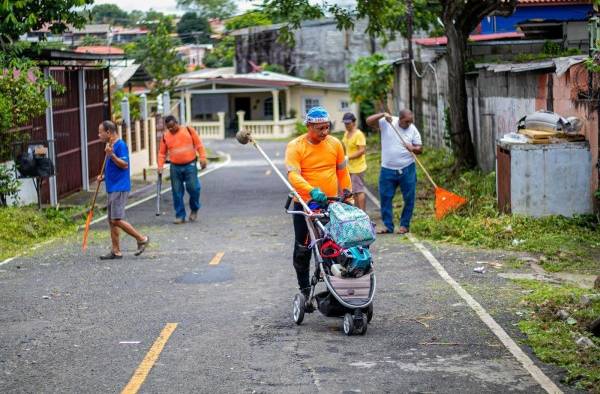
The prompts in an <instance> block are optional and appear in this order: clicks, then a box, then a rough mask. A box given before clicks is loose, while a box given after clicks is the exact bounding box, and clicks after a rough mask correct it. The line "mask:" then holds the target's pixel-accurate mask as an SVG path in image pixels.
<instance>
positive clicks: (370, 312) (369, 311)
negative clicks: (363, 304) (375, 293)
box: [367, 303, 373, 323]
mask: <svg viewBox="0 0 600 394" xmlns="http://www.w3.org/2000/svg"><path fill="white" fill-rule="evenodd" d="M371 320H373V303H371V305H369V306H368V307H367V323H371Z"/></svg>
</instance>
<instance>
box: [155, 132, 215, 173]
mask: <svg viewBox="0 0 600 394" xmlns="http://www.w3.org/2000/svg"><path fill="white" fill-rule="evenodd" d="M167 154H168V155H169V160H170V161H171V163H172V164H178V165H181V164H188V163H191V162H193V161H194V160H196V157H197V156H196V154H197V155H198V156H200V159H202V160H206V150H205V149H204V145H203V144H202V140H201V139H200V136H199V135H198V133H197V132H196V130H194V129H193V128H191V127H184V126H179V130H178V131H177V132H176V133H171V131H168V130H167V131H165V132H164V133H163V138H162V139H161V140H160V147H159V149H158V168H159V169H162V168H163V166H164V165H165V161H166V158H167Z"/></svg>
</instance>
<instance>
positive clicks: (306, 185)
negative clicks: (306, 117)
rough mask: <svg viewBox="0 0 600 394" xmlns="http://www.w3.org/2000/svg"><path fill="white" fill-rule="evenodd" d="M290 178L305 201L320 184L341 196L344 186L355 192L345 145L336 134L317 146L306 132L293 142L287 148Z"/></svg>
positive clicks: (329, 193) (326, 192)
mask: <svg viewBox="0 0 600 394" xmlns="http://www.w3.org/2000/svg"><path fill="white" fill-rule="evenodd" d="M285 165H286V167H287V170H288V179H289V181H290V183H291V184H292V186H293V187H294V189H296V191H297V192H298V194H300V197H302V199H303V200H304V201H309V200H310V194H309V193H310V191H311V190H312V189H314V188H316V187H318V188H319V189H321V191H322V192H323V193H325V194H326V195H327V196H330V197H334V196H338V195H339V193H340V192H341V191H342V190H343V189H348V190H349V191H352V183H351V182H350V173H349V172H348V167H347V166H346V162H345V160H344V148H343V147H342V143H341V142H340V141H339V140H338V139H337V138H335V137H332V136H327V138H326V139H325V140H323V141H322V142H321V143H319V144H317V145H313V144H311V143H310V142H308V139H307V138H306V135H302V136H300V137H297V138H295V139H294V140H292V141H290V142H289V143H288V145H287V149H286V151H285Z"/></svg>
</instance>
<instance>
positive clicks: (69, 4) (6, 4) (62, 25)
mask: <svg viewBox="0 0 600 394" xmlns="http://www.w3.org/2000/svg"><path fill="white" fill-rule="evenodd" d="M92 2H93V0H44V1H40V0H19V1H8V0H5V1H1V2H0V21H2V23H0V47H1V48H2V49H3V50H6V48H7V47H8V46H10V45H11V44H12V43H13V42H15V41H17V40H18V38H19V36H21V35H23V34H25V33H28V32H30V31H32V30H38V29H40V28H42V26H44V24H46V23H49V24H50V30H51V31H52V32H53V33H62V32H64V31H65V30H66V28H67V25H74V26H75V27H81V26H83V25H84V24H85V22H86V20H87V18H86V16H85V14H82V13H81V12H80V10H78V8H81V7H85V6H86V5H89V4H92Z"/></svg>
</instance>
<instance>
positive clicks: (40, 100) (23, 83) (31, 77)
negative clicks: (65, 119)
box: [0, 54, 61, 162]
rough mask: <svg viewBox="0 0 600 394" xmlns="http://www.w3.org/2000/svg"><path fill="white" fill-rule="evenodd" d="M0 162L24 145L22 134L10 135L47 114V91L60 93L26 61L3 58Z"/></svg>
mask: <svg viewBox="0 0 600 394" xmlns="http://www.w3.org/2000/svg"><path fill="white" fill-rule="evenodd" d="M0 70H3V71H1V72H0V162H2V161H5V160H8V159H10V158H11V154H12V151H11V149H12V147H13V143H15V142H19V141H22V139H23V138H24V137H25V135H23V134H22V133H18V132H15V131H9V130H12V129H14V128H16V127H19V126H24V125H26V124H27V122H28V121H30V120H31V119H32V118H34V117H36V116H40V115H42V114H43V113H44V111H45V110H46V105H47V103H46V98H45V96H44V90H45V89H46V88H47V87H49V86H50V87H52V88H53V89H55V90H57V91H61V86H60V85H58V84H57V83H56V82H55V81H54V80H53V79H52V78H49V77H46V76H44V75H43V73H42V72H41V70H40V69H39V68H37V67H36V65H35V64H34V63H33V62H32V61H30V60H26V59H19V58H11V57H9V56H7V55H6V54H0Z"/></svg>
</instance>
